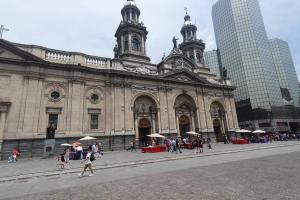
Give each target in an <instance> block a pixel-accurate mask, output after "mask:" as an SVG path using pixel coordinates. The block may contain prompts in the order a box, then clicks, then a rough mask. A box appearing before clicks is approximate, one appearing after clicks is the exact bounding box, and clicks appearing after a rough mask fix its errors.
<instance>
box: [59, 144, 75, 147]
mask: <svg viewBox="0 0 300 200" xmlns="http://www.w3.org/2000/svg"><path fill="white" fill-rule="evenodd" d="M60 146H63V147H71V146H72V145H70V144H61V145H60Z"/></svg>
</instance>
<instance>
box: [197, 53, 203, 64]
mask: <svg viewBox="0 0 300 200" xmlns="http://www.w3.org/2000/svg"><path fill="white" fill-rule="evenodd" d="M196 57H197V62H201V60H202V57H201V54H200V53H199V52H197V54H196Z"/></svg>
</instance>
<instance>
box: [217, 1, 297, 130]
mask: <svg viewBox="0 0 300 200" xmlns="http://www.w3.org/2000/svg"><path fill="white" fill-rule="evenodd" d="M212 18H213V24H214V30H215V36H216V42H217V47H218V49H219V50H220V56H221V60H222V67H225V68H226V69H227V71H228V76H229V78H230V79H231V82H232V84H233V85H235V86H236V87H237V89H236V90H235V101H236V107H237V114H238V120H239V124H240V125H241V126H243V127H248V128H252V129H256V128H261V129H265V130H267V131H280V130H282V131H288V130H296V129H298V128H299V117H298V115H297V110H296V108H295V107H292V106H285V104H284V102H285V100H284V95H282V91H281V89H280V82H279V79H278V76H277V73H276V68H275V65H274V63H273V57H272V52H271V48H270V43H269V40H268V38H267V34H266V30H265V27H264V22H263V18H262V14H261V11H260V7H259V3H258V1H257V0H243V1H241V0H219V1H218V2H217V3H215V4H214V6H213V8H212Z"/></svg>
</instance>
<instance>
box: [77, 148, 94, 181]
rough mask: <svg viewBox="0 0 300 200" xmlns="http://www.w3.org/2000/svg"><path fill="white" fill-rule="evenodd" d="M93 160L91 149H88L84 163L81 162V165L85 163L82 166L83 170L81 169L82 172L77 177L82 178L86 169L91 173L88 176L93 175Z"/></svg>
mask: <svg viewBox="0 0 300 200" xmlns="http://www.w3.org/2000/svg"><path fill="white" fill-rule="evenodd" d="M94 160H95V155H94V153H93V152H92V148H89V151H88V153H87V155H86V158H85V160H84V161H82V162H81V163H85V164H84V168H83V171H82V173H81V174H78V176H80V177H82V176H83V174H84V173H85V171H86V169H87V168H89V169H90V171H91V174H90V175H89V176H93V175H94V171H93V168H92V162H93V161H94Z"/></svg>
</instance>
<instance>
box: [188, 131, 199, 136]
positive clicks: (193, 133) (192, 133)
mask: <svg viewBox="0 0 300 200" xmlns="http://www.w3.org/2000/svg"><path fill="white" fill-rule="evenodd" d="M186 134H189V135H199V133H196V132H194V131H189V132H186Z"/></svg>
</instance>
